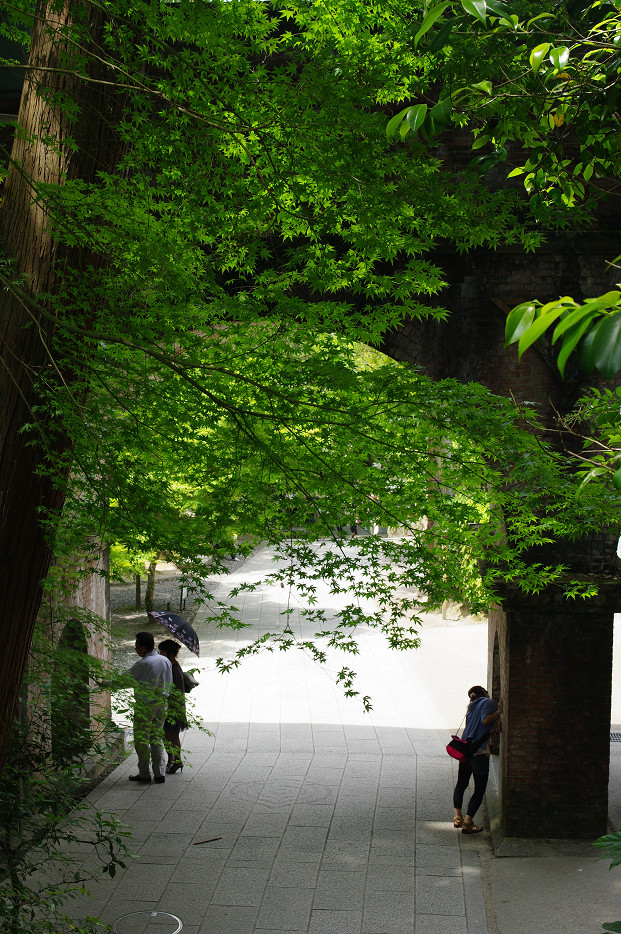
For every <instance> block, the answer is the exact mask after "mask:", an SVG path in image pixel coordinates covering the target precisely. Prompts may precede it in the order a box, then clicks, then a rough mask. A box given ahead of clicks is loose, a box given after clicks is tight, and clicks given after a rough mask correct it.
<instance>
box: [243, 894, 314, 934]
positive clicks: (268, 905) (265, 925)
mask: <svg viewBox="0 0 621 934" xmlns="http://www.w3.org/2000/svg"><path fill="white" fill-rule="evenodd" d="M313 896H314V889H311V888H295V889H293V888H281V887H279V886H274V885H270V886H269V888H268V889H267V890H266V892H265V897H264V898H263V903H262V905H261V910H260V912H259V917H258V918H257V924H256V928H257V931H306V930H307V929H308V922H309V918H310V913H311V906H312V903H313Z"/></svg>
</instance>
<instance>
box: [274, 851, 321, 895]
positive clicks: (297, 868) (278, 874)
mask: <svg viewBox="0 0 621 934" xmlns="http://www.w3.org/2000/svg"><path fill="white" fill-rule="evenodd" d="M319 865H320V862H319V857H317V859H316V860H315V862H314V863H313V862H311V863H309V862H305V863H300V862H297V861H295V862H294V861H292V860H291V859H281V858H280V857H277V858H276V862H275V863H274V866H273V867H272V870H271V872H270V882H271V883H272V884H273V885H276V886H280V887H281V888H291V887H300V888H313V887H314V886H315V884H316V882H317V878H318V876H319Z"/></svg>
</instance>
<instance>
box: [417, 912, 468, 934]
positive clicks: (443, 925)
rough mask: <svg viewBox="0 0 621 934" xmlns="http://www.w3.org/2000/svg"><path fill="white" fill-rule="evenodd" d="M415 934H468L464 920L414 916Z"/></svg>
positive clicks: (434, 916) (435, 916)
mask: <svg viewBox="0 0 621 934" xmlns="http://www.w3.org/2000/svg"><path fill="white" fill-rule="evenodd" d="M415 930H416V934H469V932H468V925H467V924H466V919H465V918H456V917H450V918H449V917H446V916H445V917H438V916H437V915H419V914H417V915H416V928H415Z"/></svg>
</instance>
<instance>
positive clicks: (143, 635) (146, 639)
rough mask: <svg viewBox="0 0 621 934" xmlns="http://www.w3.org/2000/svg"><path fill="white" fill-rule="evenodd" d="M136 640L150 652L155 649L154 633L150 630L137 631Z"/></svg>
mask: <svg viewBox="0 0 621 934" xmlns="http://www.w3.org/2000/svg"><path fill="white" fill-rule="evenodd" d="M136 642H137V643H138V645H143V646H144V647H145V649H147V650H148V651H149V652H152V651H153V646H154V645H155V639H154V638H153V634H152V633H150V632H137V633H136Z"/></svg>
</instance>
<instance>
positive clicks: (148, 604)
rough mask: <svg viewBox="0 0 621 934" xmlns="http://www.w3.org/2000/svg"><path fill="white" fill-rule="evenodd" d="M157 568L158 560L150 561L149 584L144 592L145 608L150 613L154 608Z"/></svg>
mask: <svg viewBox="0 0 621 934" xmlns="http://www.w3.org/2000/svg"><path fill="white" fill-rule="evenodd" d="M156 568H157V560H155V561H151V562H150V563H149V569H148V571H147V586H146V588H145V592H144V608H145V610H146V611H147V613H150V612H151V610H152V609H153V597H154V595H155V569H156Z"/></svg>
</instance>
